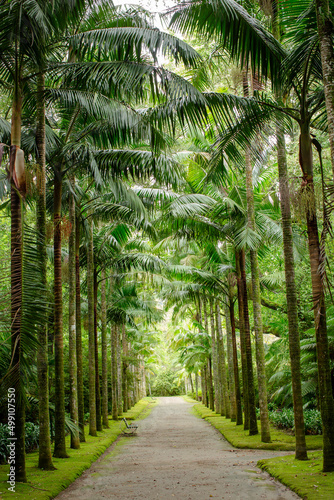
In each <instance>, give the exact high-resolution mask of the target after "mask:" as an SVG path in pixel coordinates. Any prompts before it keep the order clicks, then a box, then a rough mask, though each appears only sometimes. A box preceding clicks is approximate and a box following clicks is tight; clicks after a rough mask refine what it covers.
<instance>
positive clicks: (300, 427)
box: [276, 125, 307, 460]
mask: <svg viewBox="0 0 334 500" xmlns="http://www.w3.org/2000/svg"><path fill="white" fill-rule="evenodd" d="M276 132H277V163H278V176H279V191H280V203H281V213H282V229H283V250H284V269H285V283H286V301H287V310H288V323H289V352H290V365H291V381H292V396H293V410H294V422H295V436H296V450H295V457H296V459H298V460H307V451H306V440H305V425H304V413H303V397H302V386H301V373H300V339H299V324H298V303H297V290H296V281H295V263H294V257H293V240H292V225H291V210H290V191H289V181H288V169H287V163H286V152H285V139H284V129H283V127H282V126H281V125H277V130H276Z"/></svg>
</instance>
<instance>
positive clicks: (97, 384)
mask: <svg viewBox="0 0 334 500" xmlns="http://www.w3.org/2000/svg"><path fill="white" fill-rule="evenodd" d="M97 287H98V283H97V271H96V270H94V344H95V397H96V430H97V431H102V414H101V389H100V370H99V339H98V335H97Z"/></svg>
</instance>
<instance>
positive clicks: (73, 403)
mask: <svg viewBox="0 0 334 500" xmlns="http://www.w3.org/2000/svg"><path fill="white" fill-rule="evenodd" d="M70 182H71V185H72V188H73V189H74V187H75V179H74V176H72V177H71V179H70ZM69 222H70V224H71V226H72V227H71V234H70V237H69V242H68V255H69V257H68V269H69V278H68V284H69V293H68V322H69V325H68V330H69V375H70V415H71V419H72V420H73V422H74V423H75V424H76V425H78V424H79V414H78V385H77V352H76V324H75V320H76V316H75V314H76V311H75V308H76V276H75V273H76V270H75V199H74V195H73V194H72V193H70V199H69ZM71 448H73V449H78V448H80V438H79V431H78V432H77V431H74V432H71Z"/></svg>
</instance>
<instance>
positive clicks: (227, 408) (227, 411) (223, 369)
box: [216, 301, 231, 418]
mask: <svg viewBox="0 0 334 500" xmlns="http://www.w3.org/2000/svg"><path fill="white" fill-rule="evenodd" d="M216 323H217V338H218V339H219V346H220V351H221V366H220V367H219V370H220V373H221V378H222V389H223V390H222V398H223V403H224V415H225V417H226V418H230V417H231V404H230V398H229V390H228V384H227V372H226V357H225V347H224V337H223V329H222V320H221V315H220V306H219V302H218V301H217V302H216Z"/></svg>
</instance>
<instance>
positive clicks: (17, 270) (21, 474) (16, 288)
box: [10, 74, 27, 483]
mask: <svg viewBox="0 0 334 500" xmlns="http://www.w3.org/2000/svg"><path fill="white" fill-rule="evenodd" d="M16 77H17V81H16V82H15V86H14V98H13V106H12V123H11V148H10V172H11V350H12V372H13V384H12V385H13V387H14V388H15V390H16V392H15V437H16V449H15V452H16V464H15V466H16V468H15V479H16V481H20V482H24V483H25V482H26V481H27V477H26V468H25V405H24V398H23V394H22V392H21V391H22V390H23V384H22V372H21V356H22V350H21V321H22V287H23V280H22V256H23V228H22V206H21V196H20V194H19V192H18V190H17V188H16V186H15V183H14V180H13V172H14V170H15V168H14V165H15V154H16V149H17V148H19V147H20V145H21V114H22V90H21V81H20V76H19V74H17V75H16Z"/></svg>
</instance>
